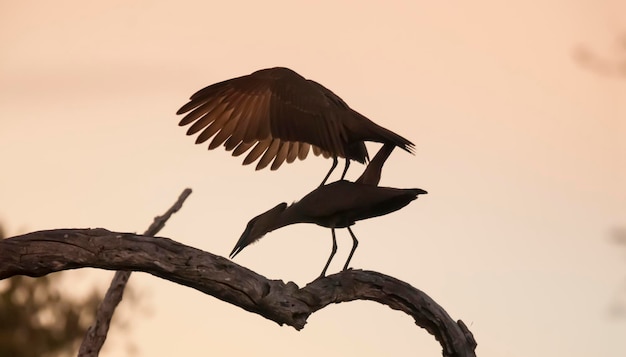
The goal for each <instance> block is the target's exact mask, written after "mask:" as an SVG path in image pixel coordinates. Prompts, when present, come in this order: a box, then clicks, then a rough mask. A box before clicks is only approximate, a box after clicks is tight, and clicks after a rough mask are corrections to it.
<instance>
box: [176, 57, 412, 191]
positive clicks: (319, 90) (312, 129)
mask: <svg viewBox="0 0 626 357" xmlns="http://www.w3.org/2000/svg"><path fill="white" fill-rule="evenodd" d="M187 112H189V113H188V114H187V115H185V117H183V119H182V120H181V121H180V123H179V125H180V126H185V125H188V124H191V123H193V124H192V125H191V126H190V127H189V129H188V130H187V135H193V134H195V133H198V132H200V131H201V133H200V135H199V136H198V138H197V139H196V144H199V143H203V142H205V141H207V140H208V139H210V138H211V137H213V136H215V137H214V138H213V140H212V141H211V143H210V144H209V150H211V149H214V148H216V147H218V146H220V145H222V144H224V147H225V148H226V150H228V151H230V150H234V151H233V156H239V155H241V154H243V153H245V152H247V151H248V150H250V149H252V150H251V151H250V152H249V153H248V155H247V156H246V158H245V159H244V161H243V164H244V165H247V164H250V163H252V162H254V161H256V160H257V159H259V158H260V159H259V162H258V164H257V166H256V169H257V170H260V169H262V168H264V167H266V166H267V165H269V163H270V162H272V161H273V162H272V165H271V169H272V170H276V169H278V168H279V167H280V166H281V165H282V163H283V162H284V161H287V163H291V162H293V161H294V160H295V159H296V158H299V159H300V160H303V159H305V158H306V156H307V155H308V153H309V148H310V147H312V150H313V153H314V154H315V155H319V154H322V155H323V156H324V157H332V158H333V165H332V167H331V169H330V171H329V172H328V174H327V175H326V177H325V178H324V180H323V181H322V185H323V184H324V183H325V182H326V180H327V179H328V177H329V176H330V174H331V172H332V171H333V170H334V169H335V167H336V166H337V157H343V158H345V159H346V166H345V168H344V171H343V174H342V176H341V178H342V179H343V178H344V176H345V174H346V171H347V170H348V166H349V164H350V160H356V161H358V162H360V163H365V162H366V161H367V160H368V159H369V157H368V153H367V149H366V147H365V141H375V142H380V143H388V144H392V145H394V146H399V147H401V148H402V149H404V150H406V151H408V152H412V150H413V148H414V145H413V143H412V142H410V141H409V140H407V139H405V138H403V137H401V136H400V135H398V134H396V133H394V132H392V131H390V130H387V129H385V128H383V127H381V126H379V125H377V124H375V123H374V122H372V121H371V120H369V119H368V118H366V117H365V116H363V115H361V114H359V113H358V112H356V111H354V110H353V109H351V108H350V107H349V106H348V105H347V104H346V103H345V102H344V101H343V100H342V99H341V98H339V97H338V96H337V95H336V94H335V93H333V92H331V91H330V90H329V89H327V88H326V87H324V86H322V85H321V84H319V83H317V82H315V81H312V80H308V79H306V78H304V77H302V76H300V75H299V74H298V73H296V72H294V71H292V70H290V69H288V68H283V67H275V68H268V69H262V70H259V71H256V72H254V73H252V74H250V75H247V76H242V77H238V78H233V79H229V80H226V81H223V82H219V83H216V84H213V85H210V86H208V87H206V88H204V89H201V90H200V91H198V92H196V93H195V94H194V95H192V96H191V99H190V101H189V102H188V103H187V104H185V105H184V106H182V107H181V108H180V109H179V110H178V112H177V114H183V113H187Z"/></svg>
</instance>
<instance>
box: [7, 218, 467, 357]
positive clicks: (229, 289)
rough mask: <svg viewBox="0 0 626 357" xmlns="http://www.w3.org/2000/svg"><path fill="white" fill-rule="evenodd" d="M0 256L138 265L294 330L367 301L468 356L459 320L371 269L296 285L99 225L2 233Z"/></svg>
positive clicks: (12, 265)
mask: <svg viewBox="0 0 626 357" xmlns="http://www.w3.org/2000/svg"><path fill="white" fill-rule="evenodd" d="M0 262H2V264H0V279H4V278H8V277H10V276H13V275H28V276H42V275H45V274H49V273H52V272H56V271H61V270H66V269H77V268H84V267H92V268H100V269H108V270H133V271H143V272H146V273H150V274H152V275H155V276H158V277H160V278H163V279H167V280H170V281H172V282H175V283H178V284H182V285H185V286H189V287H191V288H194V289H196V290H199V291H202V292H204V293H206V294H209V295H212V296H214V297H216V298H218V299H220V300H223V301H226V302H229V303H231V304H234V305H237V306H239V307H241V308H243V309H245V310H247V311H250V312H253V313H256V314H259V315H261V316H263V317H265V318H267V319H270V320H272V321H275V322H277V323H278V324H279V325H282V324H287V325H290V326H293V327H294V328H296V329H298V330H299V329H302V328H303V327H304V325H305V324H306V320H307V318H308V317H309V315H311V314H312V313H313V312H315V311H317V310H320V309H322V308H324V307H325V306H327V305H329V304H332V303H340V302H345V301H352V300H359V299H361V300H372V301H377V302H379V303H382V304H385V305H388V306H389V307H391V308H392V309H396V310H400V311H404V312H405V313H407V314H409V315H410V316H412V317H413V318H414V319H415V323H416V324H417V325H419V326H421V327H423V328H424V329H426V330H427V331H428V332H429V333H431V334H433V335H434V336H435V338H436V339H437V340H438V341H439V343H440V344H441V346H442V347H443V356H446V357H447V356H454V357H457V356H458V357H471V356H475V355H476V354H475V352H474V350H475V347H476V342H475V340H474V338H473V336H472V334H471V332H470V331H469V330H468V329H467V327H466V326H465V324H463V323H462V322H461V321H458V322H455V321H454V320H452V319H451V318H450V316H449V315H448V314H447V313H446V312H445V310H444V309H443V308H442V307H441V306H439V305H438V304H437V303H436V302H435V301H433V300H432V299H431V298H430V297H428V295H426V294H424V293H423V292H421V291H419V290H417V289H415V288H413V287H412V286H410V285H409V284H407V283H404V282H402V281H399V280H397V279H395V278H392V277H390V276H386V275H383V274H380V273H377V272H372V271H361V270H347V271H343V272H341V273H338V274H334V275H331V276H328V277H325V278H319V279H317V280H315V281H313V282H311V283H310V284H308V285H307V286H305V287H303V288H299V287H298V286H297V285H296V284H295V283H293V282H288V283H284V282H282V281H281V280H268V279H266V278H265V277H263V276H261V275H259V274H257V273H255V272H253V271H251V270H249V269H246V268H244V267H242V266H239V265H237V264H235V263H233V262H232V261H230V260H228V259H226V258H223V257H220V256H217V255H214V254H211V253H208V252H203V251H201V250H199V249H196V248H193V247H188V246H185V245H183V244H180V243H177V242H175V241H173V240H171V239H168V238H153V237H146V236H140V235H135V234H130V233H115V232H110V231H107V230H105V229H84V230H79V229H64V230H51V231H40V232H34V233H29V234H25V235H22V236H18V237H13V238H9V239H5V240H4V241H2V242H0Z"/></svg>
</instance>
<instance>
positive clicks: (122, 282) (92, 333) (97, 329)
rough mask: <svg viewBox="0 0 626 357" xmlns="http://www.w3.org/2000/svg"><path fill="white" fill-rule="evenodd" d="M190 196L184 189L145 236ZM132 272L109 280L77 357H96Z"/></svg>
mask: <svg viewBox="0 0 626 357" xmlns="http://www.w3.org/2000/svg"><path fill="white" fill-rule="evenodd" d="M189 195H191V189H190V188H186V189H185V190H183V192H182V193H181V194H180V196H179V197H178V200H176V202H175V203H174V205H173V206H172V207H170V209H168V210H167V212H165V214H164V215H162V216H157V217H155V218H154V221H153V222H152V224H151V225H150V227H148V229H147V230H146V232H145V233H144V235H145V236H150V237H153V236H154V235H156V234H157V233H158V232H159V231H160V230H161V228H163V227H164V226H165V222H167V220H168V219H169V218H170V217H171V216H172V215H173V214H174V213H176V212H178V211H179V210H180V209H181V208H182V207H183V202H185V200H186V199H187V197H189ZM131 273H132V271H127V270H126V271H117V272H115V275H114V276H113V279H112V280H111V284H110V285H109V289H108V290H107V292H106V294H105V295H104V299H102V301H101V302H100V305H98V309H97V310H96V319H95V321H94V322H93V324H92V325H91V326H89V329H87V333H86V334H85V338H84V339H83V341H82V343H81V344H80V348H79V349H78V357H97V356H98V354H99V353H100V350H101V349H102V346H103V345H104V341H105V340H106V338H107V333H108V332H109V326H110V325H111V319H112V318H113V313H114V312H115V309H116V308H117V305H119V303H120V302H121V301H122V297H123V296H124V289H125V288H126V284H127V283H128V279H130V274H131Z"/></svg>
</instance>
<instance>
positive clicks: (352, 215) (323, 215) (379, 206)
mask: <svg viewBox="0 0 626 357" xmlns="http://www.w3.org/2000/svg"><path fill="white" fill-rule="evenodd" d="M426 193H427V192H426V191H424V190H421V189H419V188H413V189H400V188H391V187H378V186H374V185H367V184H359V183H354V182H349V181H345V180H340V181H336V182H333V183H330V184H328V185H324V186H321V187H318V188H317V189H315V190H314V191H312V192H311V193H309V194H308V195H306V196H304V198H302V199H301V200H300V201H298V202H295V203H293V204H291V205H290V206H287V203H285V202H283V203H281V204H279V205H277V206H276V207H274V208H272V209H270V210H269V211H267V212H265V213H262V214H260V215H258V216H256V217H254V218H253V219H252V220H250V222H248V225H247V226H246V229H245V231H244V232H243V234H242V235H241V237H240V238H239V241H238V242H237V244H236V245H235V248H234V249H233V251H232V252H231V253H230V257H231V259H232V258H234V257H235V256H236V255H237V254H238V253H239V252H241V251H242V250H243V248H245V247H246V246H248V245H249V244H251V243H254V242H255V241H257V240H259V239H260V238H262V237H263V236H264V235H265V234H266V233H268V232H271V231H273V230H275V229H278V228H281V227H284V226H288V225H290V224H295V223H315V224H317V225H319V226H322V227H328V228H330V229H331V232H332V237H333V248H332V251H331V253H330V257H328V261H327V262H326V265H325V266H324V269H323V270H322V274H321V275H320V276H324V275H325V274H326V269H328V266H329V265H330V262H331V260H332V259H333V256H334V255H335V252H336V251H337V239H336V238H335V228H348V232H350V235H351V236H352V240H353V245H352V250H351V251H350V255H349V256H348V260H346V263H345V264H344V266H343V269H344V270H345V269H347V268H348V264H349V263H350V259H352V255H353V254H354V251H355V250H356V247H357V245H358V244H359V242H358V240H357V238H356V236H355V235H354V233H353V232H352V229H350V226H352V225H353V224H355V222H356V221H360V220H363V219H368V218H372V217H378V216H382V215H385V214H388V213H391V212H394V211H397V210H399V209H401V208H403V207H404V206H406V205H408V204H409V203H410V202H411V201H413V200H414V199H416V198H417V196H418V195H420V194H426Z"/></svg>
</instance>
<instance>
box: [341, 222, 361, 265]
mask: <svg viewBox="0 0 626 357" xmlns="http://www.w3.org/2000/svg"><path fill="white" fill-rule="evenodd" d="M347 228H348V232H350V235H351V236H352V250H351V251H350V255H348V260H346V264H345V265H344V266H343V270H346V269H348V264H350V259H352V254H354V251H355V250H356V247H357V246H358V245H359V241H358V240H357V239H356V236H355V235H354V233H352V229H350V227H347Z"/></svg>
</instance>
